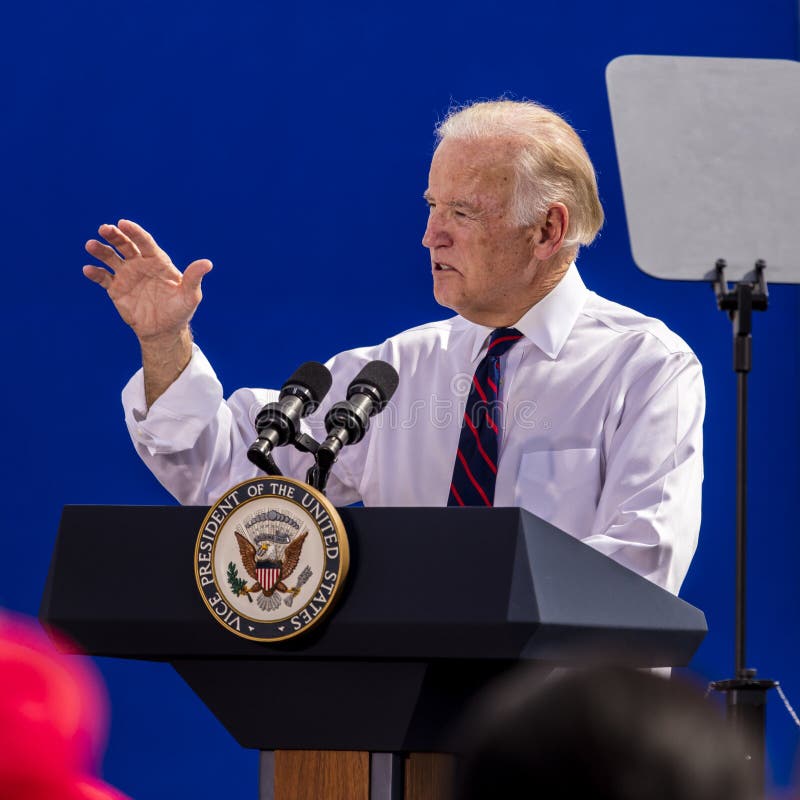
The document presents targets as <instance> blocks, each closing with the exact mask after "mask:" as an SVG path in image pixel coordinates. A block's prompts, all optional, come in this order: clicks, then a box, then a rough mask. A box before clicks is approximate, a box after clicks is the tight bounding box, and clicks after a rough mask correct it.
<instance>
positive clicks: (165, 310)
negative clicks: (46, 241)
mask: <svg viewBox="0 0 800 800" xmlns="http://www.w3.org/2000/svg"><path fill="white" fill-rule="evenodd" d="M98 233H99V234H100V236H101V237H102V238H103V239H104V240H105V241H106V242H108V244H104V243H103V242H100V241H97V240H96V239H90V240H89V241H88V242H87V243H86V251H87V252H88V253H89V254H90V255H92V256H94V257H95V258H97V259H98V260H99V261H102V262H103V264H105V265H106V267H108V269H103V268H102V267H98V266H94V265H87V266H85V267H84V268H83V274H84V275H85V276H86V277H87V278H89V280H91V281H94V282H95V283H98V284H100V286H102V287H103V288H104V289H106V291H107V292H108V296H109V297H110V298H111V300H112V302H113V303H114V306H115V307H116V309H117V311H118V312H119V314H120V316H121V317H122V319H123V320H125V322H127V323H128V325H130V326H131V328H133V330H134V332H135V333H136V335H137V336H138V337H139V339H140V340H141V341H143V342H144V341H147V340H151V339H157V338H159V337H161V336H165V335H166V336H170V335H172V336H174V334H175V333H176V332H178V331H180V330H182V329H183V328H185V327H186V326H187V325H188V323H189V320H190V319H191V318H192V316H193V314H194V312H195V310H196V309H197V306H198V305H199V304H200V300H201V299H202V297H203V295H202V291H201V289H200V283H201V281H202V279H203V276H204V275H205V274H206V273H207V272H208V271H209V270H210V269H211V262H210V261H208V260H207V259H200V260H199V261H193V262H192V263H191V264H189V266H188V267H187V268H186V270H185V271H184V272H183V274H181V271H180V270H179V269H177V267H175V265H174V264H173V263H172V261H171V260H170V258H169V256H168V255H167V254H166V253H165V252H164V251H163V250H162V249H161V248H160V247H159V246H158V245H157V244H156V242H155V240H154V239H153V237H152V236H151V235H150V234H149V233H148V232H147V231H146V230H145V229H144V228H142V227H141V226H140V225H137V224H136V223H135V222H131V221H130V220H124V219H121V220H120V221H119V223H118V224H117V225H101V226H100V228H99V230H98Z"/></svg>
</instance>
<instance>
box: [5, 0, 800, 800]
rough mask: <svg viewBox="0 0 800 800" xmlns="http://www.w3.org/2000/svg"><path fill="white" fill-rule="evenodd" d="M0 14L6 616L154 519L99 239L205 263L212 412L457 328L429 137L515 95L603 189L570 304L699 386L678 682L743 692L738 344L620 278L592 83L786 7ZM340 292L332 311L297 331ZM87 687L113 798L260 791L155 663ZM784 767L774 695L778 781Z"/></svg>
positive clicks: (782, 607)
mask: <svg viewBox="0 0 800 800" xmlns="http://www.w3.org/2000/svg"><path fill="white" fill-rule="evenodd" d="M3 16H4V19H3V24H2V25H0V45H2V46H0V76H2V77H0V81H2V94H0V97H2V100H3V106H4V108H3V115H2V126H0V145H1V146H2V159H3V160H2V163H3V182H2V189H3V195H4V203H3V205H4V208H3V216H2V229H3V245H4V252H5V254H6V255H5V257H4V260H5V267H4V273H5V276H4V292H3V313H2V316H1V317H0V320H1V321H0V324H1V325H2V332H1V333H2V335H0V347H2V356H3V363H4V364H5V365H6V367H5V369H6V379H5V391H4V392H3V401H2V402H3V419H4V420H5V423H6V424H5V434H4V458H3V461H4V463H5V465H6V467H5V468H6V479H5V481H4V485H5V488H6V496H5V501H4V503H3V505H4V507H5V509H6V511H5V513H4V520H3V533H2V534H1V535H2V542H3V551H2V559H0V592H2V595H1V596H0V602H2V604H3V605H5V606H7V607H10V608H13V609H17V610H21V611H25V612H28V613H35V612H36V611H37V609H38V604H39V599H40V595H41V591H42V587H43V584H44V579H45V574H46V570H47V566H48V562H49V557H50V552H51V549H52V545H53V541H54V537H55V533H56V528H57V524H58V518H59V513H60V510H61V507H62V505H64V504H65V503H133V504H148V503H153V504H157V503H165V502H170V499H169V498H168V496H167V495H166V494H165V492H164V491H163V490H162V489H161V488H160V487H159V486H158V485H157V484H156V482H155V480H154V479H153V478H152V477H151V476H150V475H149V473H147V471H146V470H145V469H144V467H143V466H142V465H141V464H140V463H139V462H138V460H137V458H136V457H135V455H134V454H133V452H132V449H131V447H130V445H129V442H128V440H127V436H126V433H125V430H124V427H123V422H122V415H121V411H120V406H119V402H118V395H119V391H120V389H121V387H122V386H123V384H124V382H125V381H126V380H127V378H128V376H129V375H130V374H131V372H132V371H133V370H134V369H135V368H136V366H137V360H138V348H137V345H136V342H135V339H134V337H133V335H132V334H131V333H130V331H128V330H127V329H126V328H125V326H124V325H123V324H122V323H121V322H120V321H119V319H118V318H117V316H116V312H115V311H114V309H113V308H112V307H111V304H110V303H109V302H108V301H107V299H106V297H105V295H104V293H103V292H102V290H100V289H99V288H98V287H96V286H94V285H92V284H90V283H89V282H88V281H86V280H85V279H84V278H83V277H82V276H81V274H80V267H81V265H82V264H84V263H86V261H87V259H86V257H85V256H84V254H83V252H82V248H83V243H84V241H85V240H86V239H87V238H89V237H90V236H92V235H94V232H95V230H96V228H97V226H98V225H99V224H100V223H102V222H111V221H116V219H117V218H118V217H121V216H126V217H129V218H131V219H135V220H137V221H139V222H141V223H142V224H144V225H145V226H146V227H148V228H149V229H150V230H152V231H153V233H154V234H155V235H156V237H157V238H158V239H159V241H160V243H161V244H162V246H164V248H165V249H166V250H167V251H168V252H169V253H170V254H171V255H172V257H173V259H174V260H175V262H176V263H177V264H178V265H185V264H187V263H188V262H189V261H191V260H192V259H194V258H199V257H208V258H211V259H212V260H213V261H214V263H215V270H214V271H213V272H212V273H211V274H210V275H209V276H208V278H207V279H206V282H205V293H206V299H205V300H204V301H203V304H202V306H201V308H200V310H199V312H198V314H197V316H196V318H195V325H194V327H195V332H196V337H197V339H198V341H199V342H200V343H201V344H202V346H203V348H204V349H205V351H206V353H207V354H208V355H209V357H210V358H211V360H212V362H213V363H214V364H215V365H216V366H217V368H218V371H219V374H220V377H221V378H222V380H223V382H224V384H225V386H226V387H227V391H228V392H230V391H232V390H233V389H234V388H236V387H238V386H241V385H251V386H252V385H256V386H270V385H272V386H275V385H280V383H281V382H282V381H283V380H284V378H285V377H286V376H287V375H288V374H290V372H291V371H292V370H293V369H294V367H295V366H296V365H297V364H298V363H300V362H301V361H304V360H307V359H319V360H324V359H325V358H327V357H328V356H329V355H331V354H333V353H335V352H337V351H339V350H341V349H344V348H349V347H352V346H356V345H360V344H371V343H376V342H379V341H381V340H383V339H384V338H385V337H386V336H388V335H390V334H392V333H394V332H396V331H398V330H401V329H404V328H407V327H410V326H412V325H415V324H418V323H421V322H424V321H427V320H430V319H436V318H441V317H443V316H446V315H447V313H448V312H445V311H444V310H442V309H440V308H439V307H438V306H436V304H435V303H434V301H433V299H432V297H431V291H430V280H431V279H430V273H429V263H428V258H427V254H426V253H425V251H423V249H422V248H421V246H420V238H421V236H422V231H423V227H424V223H425V214H426V212H425V208H424V204H423V202H422V200H421V194H422V191H423V190H424V188H425V185H426V176H427V168H428V162H429V159H430V155H431V152H432V136H431V131H432V127H433V125H434V123H435V121H436V120H437V118H438V117H439V116H440V115H441V114H442V113H443V111H444V110H445V109H446V107H447V106H448V105H449V104H450V102H451V101H456V102H460V101H466V100H469V99H476V98H487V97H497V96H499V95H501V94H504V93H507V94H510V95H512V96H516V97H532V98H534V99H537V100H539V101H541V102H544V103H545V104H548V105H550V106H552V107H554V108H555V109H557V110H558V111H560V112H562V113H563V114H565V115H566V116H567V118H568V119H569V120H570V121H571V122H572V123H573V124H574V125H575V126H576V127H577V128H578V129H579V130H580V131H581V132H582V133H583V135H584V138H585V141H586V144H587V147H588V150H589V152H590V154H591V156H592V158H593V160H594V162H595V164H596V166H597V169H598V173H599V180H600V187H601V195H602V198H603V201H604V203H605V207H606V212H607V223H606V226H605V228H604V230H603V232H602V235H601V237H600V239H599V240H598V242H597V243H596V244H595V245H594V246H593V247H591V248H589V249H588V250H586V251H585V252H584V253H583V254H582V257H581V270H582V274H583V277H584V279H585V281H586V282H587V284H588V285H589V286H590V288H593V289H595V290H596V291H598V292H599V293H601V294H603V295H606V296H608V297H610V298H612V299H615V300H618V301H620V302H622V303H625V304H628V305H631V306H634V307H636V308H637V309H640V310H641V311H643V312H645V313H648V314H651V315H653V316H656V317H660V318H662V319H664V320H665V321H666V322H667V324H668V325H669V326H670V327H672V328H673V329H675V330H676V331H677V332H678V333H680V334H681V335H682V336H683V337H684V338H685V339H686V340H687V341H688V342H689V343H690V344H691V345H692V346H693V347H694V348H695V350H696V352H697V353H698V355H699V357H700V360H701V361H702V363H703V365H704V368H705V375H706V383H707V392H708V415H707V421H706V426H705V432H706V448H707V458H706V482H705V488H704V522H703V528H702V532H701V542H700V549H699V551H698V554H697V557H696V559H695V561H694V564H693V567H692V569H691V571H690V574H689V577H688V579H687V582H686V584H685V587H684V591H683V596H684V597H685V598H686V599H687V600H688V601H690V602H692V603H694V604H695V605H698V606H700V607H701V608H703V609H704V610H705V612H706V614H707V616H708V621H709V625H710V633H709V636H708V638H707V640H706V642H705V643H704V644H703V646H702V647H701V649H700V651H699V653H698V654H697V656H696V658H695V660H694V662H693V665H692V667H693V670H694V672H695V673H697V674H698V675H699V676H700V677H701V679H702V680H705V679H715V678H723V677H730V676H731V673H732V670H733V663H732V662H733V618H732V600H733V564H734V562H733V531H734V527H733V525H734V521H733V481H734V421H735V383H734V380H735V379H734V375H733V373H732V371H731V355H730V350H731V347H730V325H729V323H728V321H727V319H726V318H725V317H724V316H723V315H722V314H721V313H719V312H718V311H716V310H715V305H714V300H713V297H712V294H711V292H710V290H709V289H708V287H706V286H703V285H689V284H682V283H675V284H664V283H660V282H657V281H654V280H653V279H651V278H648V277H646V276H644V275H643V274H641V273H639V272H638V271H637V269H636V268H635V266H634V264H633V262H632V260H631V256H630V250H629V247H628V239H627V231H626V223H625V216H624V212H623V206H622V198H621V193H620V184H619V175H618V170H617V165H616V159H615V154H614V145H613V139H612V133H611V123H610V116H609V110H608V103H607V99H606V92H605V83H604V69H605V65H606V64H607V63H608V62H609V61H610V60H611V59H613V58H614V57H616V56H618V55H621V54H626V53H645V54H672V55H705V56H728V57H756V58H796V57H797V55H798V52H797V47H798V38H797V32H798V19H797V16H798V13H797V4H796V0H759V2H756V0H700V2H698V0H673V2H671V3H661V4H657V5H653V4H645V3H641V2H638V1H635V0H617V2H607V3H596V2H594V3H589V2H585V0H577V2H574V3H572V4H568V5H562V6H560V7H554V6H552V5H546V4H539V5H534V4H530V3H523V2H519V1H518V0H513V1H509V2H497V3H495V4H494V6H493V7H492V8H489V7H488V5H487V4H486V3H479V2H476V1H475V0H463V2H460V3H436V4H433V3H424V2H420V0H407V2H405V3H402V4H376V3H367V2H364V3H349V4H346V5H342V4H327V3H322V2H316V1H315V0H312V1H311V2H306V3H297V4H269V3H265V2H255V0H243V1H242V2H234V3H226V4H223V3H221V2H219V3H218V2H214V0H192V2H189V1H188V0H172V1H171V2H169V0H166V1H165V0H161V2H154V1H153V0H139V2H137V3H122V4H107V3H104V2H99V0H98V1H97V2H90V1H89V0H77V2H73V3H61V4H59V3H55V2H52V1H50V2H48V1H47V0H32V1H31V2H28V3H25V4H15V5H14V7H13V8H11V7H7V8H5V9H4V13H3ZM676 235H679V232H676ZM799 257H800V256H799ZM342 284H346V286H347V297H348V303H347V305H346V307H342V308H341V311H340V313H339V315H338V317H337V318H336V319H335V320H333V321H331V320H330V319H329V318H328V315H327V314H326V315H322V314H317V313H315V311H314V309H318V308H319V309H321V308H323V307H327V303H328V300H329V298H330V297H331V296H338V292H337V287H338V286H340V285H342ZM301 301H302V306H301ZM301 308H302V309H304V310H301ZM799 311H800V295H799V294H798V290H797V289H796V288H794V287H774V289H773V292H772V295H771V307H770V310H769V312H768V313H766V314H760V315H757V316H756V319H755V348H754V370H753V373H752V379H751V380H752V397H751V401H752V407H751V467H752V471H751V480H750V499H751V503H750V519H751V545H750V575H751V584H750V605H749V621H750V636H749V653H750V657H749V659H748V660H749V662H750V663H751V664H752V665H753V666H756V667H758V668H759V674H760V675H763V676H765V677H771V678H775V679H779V680H781V682H782V684H783V686H784V688H785V689H786V691H787V693H788V694H789V696H790V698H792V697H793V698H794V700H795V702H796V703H798V704H800V669H798V655H799V653H798V649H799V645H798V641H797V637H796V636H795V635H794V634H795V631H796V620H797V618H798V615H800V602H798V592H797V589H796V585H797V579H796V566H795V565H796V563H797V562H798V557H800V537H798V536H797V525H796V523H795V520H794V516H795V509H794V500H795V494H796V493H797V491H798V487H800V480H798V478H799V477H800V475H799V474H798V459H797V455H796V454H797V453H798V449H799V448H800V429H799V426H798V421H797V408H798V400H800V391H799V390H798V371H799V368H800V353H799V352H798V349H799V347H798V341H799V340H800V324H799V323H798V319H799V317H800V314H799V313H798V312H799ZM109 537H110V542H112V543H113V532H112V531H110V532H109ZM157 545H158V543H157V542H154V543H153V547H154V552H155V551H156V549H157ZM107 566H108V565H107V564H102V563H100V562H98V569H104V568H107ZM109 580H110V581H113V578H112V576H111V575H110V576H109ZM141 591H142V592H150V591H153V587H152V586H150V585H149V582H148V578H147V574H146V565H143V567H142V582H141ZM97 600H98V603H101V602H102V598H101V597H98V598H97ZM100 666H101V668H102V670H103V673H104V675H105V677H106V679H107V682H108V685H109V689H110V693H111V699H112V704H113V726H112V731H111V739H110V746H109V751H108V756H107V759H106V762H105V776H106V778H107V779H108V780H109V781H111V782H112V783H115V784H117V785H119V786H120V787H121V788H122V789H124V790H125V791H126V792H128V793H129V794H131V795H133V796H134V797H136V798H140V799H141V800H144V799H145V798H153V799H156V798H169V797H174V796H175V795H176V794H178V795H180V796H190V795H191V796H195V797H217V796H220V795H221V794H222V793H224V794H225V795H226V796H233V795H238V796H250V797H252V796H255V791H256V780H257V777H256V772H257V769H256V767H257V759H256V756H255V754H254V753H249V752H243V751H241V750H240V749H239V747H238V746H237V745H236V744H235V742H234V741H233V740H232V739H231V738H230V737H229V736H228V735H227V733H226V732H225V731H224V730H223V729H222V727H221V726H220V725H219V724H218V723H217V722H216V720H214V719H213V718H212V717H211V715H210V714H209V713H208V712H207V711H206V710H205V709H204V708H203V706H202V704H201V703H200V702H199V701H198V700H197V698H196V697H195V696H194V695H193V694H192V693H191V691H190V690H189V689H188V688H187V687H186V686H184V685H183V684H182V682H181V681H180V680H179V679H178V677H177V676H176V675H175V674H173V673H172V671H171V669H170V668H169V667H168V666H166V665H157V664H145V663H125V662H114V661H110V660H108V661H104V660H101V661H100ZM254 689H255V687H251V688H250V689H248V688H247V687H231V691H242V690H245V691H247V690H254ZM797 743H798V736H797V731H796V729H795V728H794V727H793V725H792V722H791V720H790V719H789V717H788V714H787V713H786V712H785V711H784V710H783V708H782V707H781V706H780V704H779V703H778V701H777V697H775V696H773V697H772V698H771V701H770V711H769V731H768V748H769V756H770V759H771V761H772V765H773V770H774V776H775V781H776V783H777V784H778V785H779V786H785V785H787V784H788V783H789V781H790V779H791V772H792V769H793V760H794V754H795V750H796V749H797Z"/></svg>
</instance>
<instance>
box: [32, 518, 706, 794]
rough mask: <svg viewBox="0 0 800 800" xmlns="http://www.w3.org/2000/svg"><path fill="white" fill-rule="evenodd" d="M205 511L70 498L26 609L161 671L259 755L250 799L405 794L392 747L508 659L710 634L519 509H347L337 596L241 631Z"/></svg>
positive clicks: (578, 655)
mask: <svg viewBox="0 0 800 800" xmlns="http://www.w3.org/2000/svg"><path fill="white" fill-rule="evenodd" d="M206 511H207V509H206V508H204V507H171V506H170V507H133V506H132V507H121V506H67V507H65V508H64V511H63V514H62V518H61V524H60V528H59V534H58V539H57V541H56V546H55V551H54V554H53V558H52V563H51V566H50V573H49V576H48V580H47V584H46V588H45V593H44V597H43V599H42V605H41V611H40V618H41V620H42V622H43V623H44V624H45V625H47V626H52V627H55V628H58V629H60V630H61V631H63V632H65V633H67V634H68V635H69V636H70V637H71V638H72V639H74V640H75V641H76V642H77V643H78V645H80V646H81V647H82V648H83V649H84V650H85V651H86V652H88V653H90V654H92V655H98V656H115V657H119V658H131V659H146V660H153V661H167V662H169V663H170V664H172V666H173V667H174V668H175V669H176V670H177V672H178V673H179V674H180V675H181V677H182V678H183V679H184V680H185V681H186V682H187V683H188V684H189V686H191V688H192V689H193V690H194V691H195V692H196V693H197V695H198V696H199V697H200V698H201V699H202V700H203V702H204V703H205V704H206V705H207V706H208V708H209V709H210V710H211V711H212V712H213V713H214V715H215V716H216V717H217V718H218V719H219V720H220V722H221V723H222V724H223V725H224V726H225V728H226V729H227V730H228V731H229V732H230V733H231V735H233V736H234V738H235V739H236V740H237V741H238V742H239V743H240V744H241V745H242V746H243V747H248V748H255V749H258V750H261V751H262V797H264V798H266V797H274V798H275V800H285V799H287V798H294V797H298V798H299V797H304V796H309V797H311V796H314V793H313V792H309V793H308V794H304V793H303V790H302V787H300V788H299V789H298V787H297V785H296V784H297V782H298V781H300V782H302V781H303V780H304V779H308V780H311V779H312V778H313V774H314V772H315V770H316V771H320V770H322V771H324V770H328V769H333V770H334V771H337V770H338V771H339V773H340V774H339V775H338V777H337V776H333V777H334V778H336V779H337V780H340V781H344V782H345V784H347V788H346V789H345V790H344V793H342V794H341V795H336V796H342V797H349V798H360V797H363V798H371V800H384V799H385V800H395V798H401V797H403V794H402V783H403V781H402V775H398V770H399V769H400V767H401V760H400V759H401V755H402V754H407V753H437V752H441V751H443V750H446V749H447V747H448V734H449V732H450V730H451V726H452V725H453V724H454V723H455V721H456V720H457V719H458V717H459V716H460V714H461V712H462V711H463V709H464V708H465V706H466V705H467V704H468V703H469V701H470V700H471V698H472V697H473V696H474V695H475V694H476V693H477V692H479V691H480V690H481V688H482V687H484V686H485V685H486V684H487V683H488V682H489V681H491V680H492V679H493V678H495V677H497V676H498V675H500V674H502V673H503V672H505V671H507V670H508V669H510V668H511V667H512V666H514V665H515V664H516V663H517V662H519V661H536V662H539V663H541V664H543V665H547V666H568V665H576V664H580V663H583V662H584V660H585V659H587V658H589V657H597V656H600V657H603V658H605V659H606V660H613V661H614V662H615V663H621V664H628V665H632V666H637V667H657V666H680V665H685V664H687V663H688V662H689V660H690V659H691V657H692V655H693V654H694V652H695V650H696V649H697V647H698V646H699V644H700V642H701V641H702V639H703V637H704V636H705V634H706V631H707V628H706V622H705V617H704V615H703V613H702V612H701V611H699V610H698V609H696V608H694V607H693V606H691V605H689V604H688V603H686V602H684V601H683V600H681V599H680V598H677V597H675V596H674V595H672V594H670V593H668V592H666V591H664V590H663V589H661V588H660V587H658V586H656V585H654V584H652V583H650V582H649V581H647V580H646V579H644V578H642V577H641V576H639V575H636V574H635V573H633V572H631V571H630V570H628V569H626V568H625V567H622V566H620V565H619V564H617V563H616V562H614V561H612V560H611V559H609V558H607V557H606V556H604V555H602V554H600V553H598V552H596V551H595V550H593V549H591V548H590V547H588V546H587V545H584V544H583V543H582V542H580V541H578V540H576V539H574V538H573V537H571V536H569V535H567V534H566V533H564V532H562V531H560V530H558V529H557V528H555V527H553V526H552V525H550V524H549V523H547V522H544V521H543V520H540V519H538V518H537V517H535V516H533V515H532V514H530V513H528V512H526V511H524V510H521V509H518V508H463V509H461V508H459V509H450V508H345V509H340V512H339V513H340V514H341V517H342V519H343V521H344V523H345V526H346V528H347V532H348V537H349V540H350V548H351V563H350V572H349V574H348V577H347V580H346V586H345V588H344V591H343V593H342V596H341V597H340V599H339V601H338V603H337V605H336V607H335V608H334V609H333V610H332V611H331V612H330V613H329V614H328V617H327V618H326V619H325V620H323V622H322V623H320V625H317V626H315V627H314V628H313V629H311V630H310V631H308V632H307V633H306V635H304V636H301V637H297V638H296V639H290V640H287V641H283V642H278V643H274V644H264V643H260V642H253V641H249V640H246V639H242V638H239V637H237V636H235V635H233V634H231V633H230V632H228V631H226V630H225V629H224V628H223V627H222V626H221V625H219V624H218V623H217V621H216V620H214V619H212V617H211V614H210V612H209V611H208V609H207V608H206V607H205V606H204V604H203V601H202V599H201V597H200V594H199V592H198V590H197V586H196V584H195V577H194V572H193V566H192V565H193V556H194V547H195V543H196V540H197V534H198V530H199V528H200V525H201V522H202V520H203V517H204V515H205V513H206ZM109 553H111V554H112V557H113V564H110V563H109V561H108V559H109V555H108V554H109ZM112 571H113V586H114V591H113V592H109V591H107V588H108V580H109V576H110V575H111V573H112ZM98 597H102V598H103V600H102V603H99V602H98ZM267 682H268V685H269V686H270V687H272V688H273V691H269V692H266V691H255V690H254V691H236V690H235V689H236V688H241V687H248V686H250V687H253V688H254V689H255V688H256V687H262V686H264V685H266V684H267ZM231 687H233V689H232V688H231ZM265 719H278V720H280V724H279V725H268V724H265V723H264V720H265ZM294 751H300V752H294ZM307 751H315V752H313V753H309V752H307ZM318 751H325V752H318ZM332 751H343V752H345V753H348V754H350V755H351V756H352V758H349V757H348V758H339V759H333V760H332V761H329V762H327V761H325V758H326V756H328V755H330V754H331V752H332ZM370 754H371V755H370ZM298 758H299V759H301V762H302V763H300V762H298ZM302 759H306V760H305V761H304V762H303V761H302ZM423 762H424V759H423V761H421V762H420V763H423ZM315 765H316V766H315ZM270 773H274V792H273V788H272V786H273V784H272V783H271V779H272V778H273V775H272V774H270ZM328 777H331V776H328ZM412 783H414V780H413V779H412V780H410V781H409V785H411V784H412ZM290 787H292V788H290ZM414 792H416V793H415V794H414ZM414 792H412V793H411V794H414V796H415V797H418V798H422V797H424V796H425V795H424V791H422V792H420V791H418V790H414ZM334 794H335V793H331V794H329V796H331V797H333V796H334ZM318 796H320V795H318ZM409 796H410V794H409V792H406V797H409Z"/></svg>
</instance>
